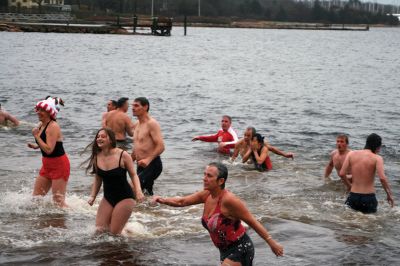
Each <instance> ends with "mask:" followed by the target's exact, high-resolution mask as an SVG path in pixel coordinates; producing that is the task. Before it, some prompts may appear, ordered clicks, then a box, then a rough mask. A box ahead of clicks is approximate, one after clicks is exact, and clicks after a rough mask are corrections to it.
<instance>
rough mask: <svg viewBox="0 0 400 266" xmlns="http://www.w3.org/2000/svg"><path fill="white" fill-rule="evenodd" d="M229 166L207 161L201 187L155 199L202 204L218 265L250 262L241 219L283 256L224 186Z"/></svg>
mask: <svg viewBox="0 0 400 266" xmlns="http://www.w3.org/2000/svg"><path fill="white" fill-rule="evenodd" d="M227 178H228V169H227V168H226V166H225V165H223V164H221V163H210V164H209V165H208V166H207V167H206V169H205V171H204V177H203V183H204V190H203V191H200V192H196V193H194V194H191V195H188V196H185V197H173V198H162V197H159V196H155V197H154V198H153V201H154V202H158V203H161V204H166V205H169V206H173V207H184V206H189V205H195V204H201V203H204V211H203V217H202V219H201V222H202V224H203V226H204V227H205V228H206V229H207V230H208V232H209V234H210V237H211V240H212V241H213V242H214V245H215V246H216V247H217V248H218V249H219V251H220V260H221V265H230V266H239V265H243V266H244V265H245V266H248V265H252V261H253V258H254V246H253V243H252V241H251V239H250V238H249V236H248V235H247V234H246V229H245V228H244V226H243V225H242V223H241V222H242V221H244V222H246V223H247V224H248V225H249V226H250V227H251V228H253V229H254V230H255V231H256V232H257V233H258V234H259V235H260V236H261V237H262V238H263V239H264V240H265V242H266V243H267V244H268V245H269V246H270V248H271V250H272V252H273V253H275V255H276V256H283V247H282V246H281V245H280V244H279V243H278V242H276V241H275V240H274V239H272V237H271V235H270V234H269V233H268V231H267V230H266V229H265V228H264V226H263V225H262V224H261V223H260V222H258V221H257V220H256V218H255V217H254V216H253V215H252V214H251V213H250V212H249V210H248V209H247V207H246V206H245V204H244V202H243V201H241V200H240V199H239V198H238V197H237V196H235V195H234V194H233V193H231V192H230V191H228V190H226V189H225V182H226V179H227Z"/></svg>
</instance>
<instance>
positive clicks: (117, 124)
mask: <svg viewBox="0 0 400 266" xmlns="http://www.w3.org/2000/svg"><path fill="white" fill-rule="evenodd" d="M128 100H129V99H128V98H125V97H122V98H120V99H119V100H118V102H117V109H116V110H112V111H110V112H108V113H106V115H105V117H104V123H103V127H108V128H111V129H112V131H114V133H115V138H116V140H117V147H118V148H121V149H124V150H126V149H127V142H126V135H127V134H128V135H129V136H131V137H132V136H133V126H134V125H133V123H132V120H131V119H130V118H129V116H128V115H127V114H126V112H127V111H128V109H129V103H128Z"/></svg>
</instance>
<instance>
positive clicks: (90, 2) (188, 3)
mask: <svg viewBox="0 0 400 266" xmlns="http://www.w3.org/2000/svg"><path fill="white" fill-rule="evenodd" d="M0 1H4V0H0ZM35 1H41V0H35ZM320 1H321V0H315V1H294V0H153V2H154V14H155V15H158V16H170V17H178V16H182V15H188V16H197V15H198V12H199V3H201V9H200V12H201V16H202V17H225V18H235V19H259V20H274V21H288V22H321V23H340V24H341V23H348V24H379V23H382V24H388V25H399V20H398V18H397V17H393V16H388V15H386V14H385V13H384V12H380V13H377V12H368V10H362V9H359V8H356V7H357V5H360V4H361V3H360V1H359V0H349V1H348V2H347V3H346V4H345V5H344V6H343V5H341V6H335V5H334V3H335V1H331V3H332V4H330V5H329V8H326V5H322V4H323V3H322V2H320ZM151 2H152V0H65V1H64V3H65V4H66V5H72V6H73V7H74V10H79V11H86V12H88V13H96V14H115V13H123V14H134V13H136V14H150V13H151ZM310 3H311V4H310Z"/></svg>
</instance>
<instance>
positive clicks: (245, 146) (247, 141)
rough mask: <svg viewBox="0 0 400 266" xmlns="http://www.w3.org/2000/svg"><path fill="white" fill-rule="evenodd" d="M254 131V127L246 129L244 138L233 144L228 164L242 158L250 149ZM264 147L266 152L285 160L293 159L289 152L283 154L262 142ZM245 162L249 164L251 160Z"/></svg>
mask: <svg viewBox="0 0 400 266" xmlns="http://www.w3.org/2000/svg"><path fill="white" fill-rule="evenodd" d="M256 133H257V132H256V129H255V128H254V127H248V128H246V130H245V131H244V136H243V138H242V139H240V140H239V141H238V142H236V144H235V149H234V151H233V154H232V157H231V158H230V162H234V161H235V160H236V158H237V157H238V156H239V155H240V156H241V157H242V158H243V157H244V155H245V154H246V153H247V151H249V150H250V149H251V140H252V139H253V136H254V135H255V134H256ZM264 143H265V145H266V146H267V148H268V150H269V151H271V152H273V153H275V154H277V155H280V156H282V157H285V158H292V159H294V154H293V153H291V152H287V153H286V152H283V151H281V150H279V149H278V148H276V147H274V146H272V145H270V144H269V143H267V142H264ZM247 162H251V160H248V161H247Z"/></svg>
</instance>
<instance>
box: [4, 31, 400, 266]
mask: <svg viewBox="0 0 400 266" xmlns="http://www.w3.org/2000/svg"><path fill="white" fill-rule="evenodd" d="M173 33H174V36H172V37H171V38H155V37H149V36H118V35H91V34H87V35H82V34H51V33H49V34H41V33H7V32H0V60H1V64H0V102H1V103H2V105H3V107H4V108H5V109H6V110H8V111H9V112H10V113H12V114H14V115H16V116H17V117H18V118H19V119H21V120H22V121H23V123H22V125H21V126H20V127H19V128H8V127H2V128H0V147H1V148H0V158H1V160H0V181H1V183H2V186H1V187H0V217H1V219H0V250H2V253H1V255H0V263H1V264H30V265H31V264H33V263H36V264H55V265H59V264H72V265H110V264H118V263H119V264H123V263H125V264H126V263H128V264H130V265H218V261H219V260H218V251H217V250H216V248H215V247H214V246H213V244H212V243H211V241H210V239H209V236H208V235H207V232H206V231H205V229H203V228H202V226H201V224H200V217H201V213H202V208H201V206H193V207H189V208H183V209H173V208H169V207H165V206H162V207H161V206H159V207H154V206H150V205H149V204H148V203H143V204H140V205H139V206H138V207H137V208H136V209H135V212H134V213H133V214H132V216H131V218H130V220H129V223H128V225H127V226H128V228H129V229H130V230H131V231H132V232H131V233H130V234H129V236H126V237H113V236H108V235H103V236H94V235H93V231H94V222H95V215H96V210H97V207H98V201H97V202H96V204H95V205H94V206H93V207H91V206H89V205H88V204H87V203H86V200H87V198H88V196H89V193H90V186H91V182H92V177H90V176H86V175H85V174H84V171H83V169H82V168H81V167H79V165H80V163H81V162H82V161H83V160H84V159H86V158H87V157H86V155H84V156H81V155H80V152H81V151H82V150H83V148H84V147H85V146H86V145H87V144H88V143H89V142H90V141H91V140H92V139H93V137H94V134H95V132H96V131H97V129H98V128H99V126H100V120H101V114H102V112H104V111H105V104H106V101H107V100H108V99H117V98H119V97H122V96H127V97H130V98H131V99H132V98H135V97H138V96H147V97H148V98H149V99H150V103H151V106H150V111H151V114H152V115H153V116H154V117H155V118H156V119H157V120H158V121H159V122H160V124H161V128H162V131H163V135H164V138H165V143H166V151H165V152H164V154H163V156H162V159H163V163H164V171H163V174H162V175H161V177H160V178H159V179H158V180H157V182H156V185H155V192H156V193H157V194H159V195H164V196H173V195H184V194H188V193H191V192H194V191H197V190H200V189H201V188H202V181H201V178H202V172H203V168H204V166H205V165H206V164H207V163H208V162H210V161H215V160H217V161H223V160H226V159H227V158H226V157H223V156H220V155H218V154H216V153H215V152H214V147H215V146H214V145H212V144H209V143H199V142H191V138H192V137H193V136H194V135H198V134H205V133H212V132H215V131H216V130H217V129H218V126H219V121H220V116H221V115H223V114H230V115H231V116H232V117H233V119H234V121H233V126H234V128H235V129H236V130H237V131H238V133H239V135H242V134H243V131H244V129H245V128H246V126H248V125H253V126H255V127H256V128H257V129H258V130H259V131H260V132H261V133H262V134H264V135H267V136H268V139H269V141H270V143H272V144H273V145H274V146H277V147H278V148H280V149H282V150H284V151H292V152H294V153H295V155H296V157H295V160H293V161H292V160H288V159H284V158H282V157H278V156H276V155H272V161H273V165H274V170H273V171H271V172H268V173H259V172H255V171H251V170H248V169H244V168H243V167H241V166H240V165H236V166H233V165H230V166H229V171H230V174H229V179H228V184H227V187H228V188H229V189H230V190H231V191H232V192H234V193H235V194H237V195H238V196H240V197H241V198H242V199H244V200H245V201H246V203H247V205H248V207H249V208H250V210H251V211H252V212H253V213H254V214H255V216H256V217H257V218H258V220H259V221H261V222H262V223H263V224H264V225H265V226H266V227H267V228H268V229H269V230H270V232H271V234H272V235H273V236H274V238H276V239H277V240H278V241H279V242H280V243H282V244H283V245H284V247H285V253H286V255H285V257H283V258H279V259H277V258H275V257H274V255H273V254H272V252H270V250H269V248H268V246H266V244H265V243H264V242H263V241H262V240H261V239H260V237H259V236H258V235H257V234H256V233H255V232H254V231H253V230H250V231H249V234H250V236H251V238H252V239H253V241H254V243H255V246H256V258H255V265H265V264H268V265H320V264H334V265H337V264H380V265H390V264H392V265H396V264H397V265H398V264H399V263H400V255H399V248H398V246H399V243H400V233H399V232H400V223H399V220H400V209H399V207H397V206H396V207H394V208H393V209H391V208H390V207H389V206H388V204H387V203H386V202H385V198H386V197H385V193H384V191H383V189H382V187H381V185H380V183H379V182H377V197H378V201H379V211H378V213H377V214H376V215H362V214H359V213H355V212H353V211H350V210H348V209H346V208H345V207H344V206H343V202H344V200H345V197H346V195H345V191H344V189H343V186H342V185H341V183H340V181H339V180H338V177H337V176H336V174H333V175H332V178H333V179H334V180H333V181H331V182H325V181H324V179H323V172H324V167H325V165H326V163H327V161H328V159H329V156H328V154H329V152H330V151H331V150H333V149H334V145H335V136H336V135H337V134H338V133H342V132H344V133H347V134H349V136H350V146H351V148H354V149H359V148H362V147H363V144H364V141H365V138H366V136H367V135H368V134H369V133H372V132H376V133H379V134H380V135H381V136H382V137H383V142H384V148H383V150H382V156H383V157H384V159H385V164H386V174H387V176H388V177H389V179H390V183H391V185H392V190H393V192H394V195H395V201H396V202H397V203H398V202H399V200H400V193H399V188H400V179H399V175H398V172H399V171H398V170H399V152H400V143H399V139H400V133H399V128H400V122H399V119H398V117H399V115H400V111H399V110H400V109H399V107H400V106H399V105H400V96H399V95H400V94H399V93H398V91H399V88H400V78H399V76H398V67H399V62H398V55H399V54H400V46H399V45H398V40H399V39H400V31H399V29H372V30H371V31H369V32H330V31H285V30H251V29H190V30H189V36H187V37H183V36H182V29H179V28H176V29H175V30H174V32H173ZM46 95H54V96H60V97H62V98H63V99H64V100H65V102H66V106H65V108H63V109H62V111H61V112H60V114H59V123H60V125H61V128H62V131H63V134H64V136H65V148H66V150H67V152H68V153H69V156H70V159H71V163H72V172H71V177H70V182H69V184H68V195H67V203H68V204H69V205H70V206H71V208H70V209H69V210H59V209H56V208H54V207H53V206H52V205H51V198H50V197H49V196H47V197H45V198H44V199H43V200H37V201H32V199H31V196H30V194H31V191H32V188H33V182H34V177H35V176H36V175H37V174H38V170H39V168H40V160H41V157H40V154H39V152H37V151H32V150H30V149H28V148H27V147H26V144H25V143H26V142H28V141H32V140H33V138H32V136H31V133H30V130H31V128H32V127H33V126H34V125H35V124H36V123H37V118H36V115H35V113H34V111H33V106H34V104H35V103H36V102H37V101H38V100H40V99H42V98H43V97H45V96H46ZM129 115H131V113H130V112H129ZM100 196H101V195H99V198H98V199H100V198H101V197H100Z"/></svg>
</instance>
